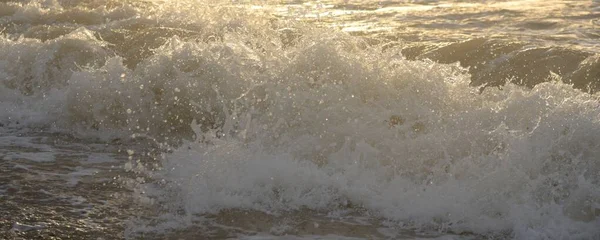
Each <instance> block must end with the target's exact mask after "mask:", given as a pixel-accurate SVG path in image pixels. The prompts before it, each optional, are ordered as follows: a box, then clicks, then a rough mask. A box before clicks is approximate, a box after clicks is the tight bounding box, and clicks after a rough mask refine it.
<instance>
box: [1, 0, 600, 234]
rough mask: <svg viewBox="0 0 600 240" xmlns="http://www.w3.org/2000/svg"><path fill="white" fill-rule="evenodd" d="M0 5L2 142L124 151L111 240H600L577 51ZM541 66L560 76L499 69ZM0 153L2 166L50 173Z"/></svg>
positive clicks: (598, 177)
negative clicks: (118, 234) (43, 141)
mask: <svg viewBox="0 0 600 240" xmlns="http://www.w3.org/2000/svg"><path fill="white" fill-rule="evenodd" d="M265 4H266V3H265ZM393 4H400V2H398V3H396V2H394V3H392V2H390V5H393ZM440 4H442V3H440ZM266 6H269V5H268V4H266ZM289 6H291V7H293V6H295V5H293V4H290V5H289ZM440 6H441V5H440ZM0 7H1V9H3V10H0V17H2V18H1V21H0V24H1V25H0V27H2V28H3V29H4V30H3V34H4V35H3V36H2V37H0V79H1V84H0V109H2V110H3V111H1V113H0V124H2V125H1V127H2V131H3V133H6V134H7V135H10V134H13V135H16V134H15V133H19V134H21V136H25V137H26V136H37V135H35V134H36V132H40V131H41V132H47V133H55V134H58V135H59V136H70V137H72V138H73V139H71V140H69V141H68V142H71V143H70V144H73V146H75V145H76V144H82V145H87V146H92V145H93V144H92V143H89V142H87V141H92V140H91V139H100V140H101V142H103V143H105V144H106V146H118V147H119V148H122V149H126V150H124V151H121V153H120V154H121V155H120V156H121V157H122V158H123V159H124V158H127V160H120V161H121V163H119V164H120V165H121V166H122V167H121V168H122V170H124V171H125V172H122V173H119V174H122V175H119V178H120V179H121V180H122V181H121V182H120V183H118V184H119V185H120V189H121V190H115V191H116V192H119V194H122V195H128V196H130V197H131V198H133V199H134V200H133V201H135V204H137V205H140V207H141V208H146V210H144V211H140V212H138V213H127V214H130V215H132V216H129V217H130V219H129V220H128V221H127V223H126V224H125V223H123V229H124V230H123V232H124V235H123V236H122V237H124V238H145V237H146V238H147V237H149V236H151V235H154V234H162V235H160V236H162V237H166V238H175V237H177V236H179V237H184V238H192V237H194V236H195V237H198V236H203V237H212V238H227V237H237V238H242V239H248V238H250V239H251V238H253V237H254V238H259V239H262V238H276V237H277V236H286V235H293V236H295V237H297V238H298V239H306V238H308V239H312V238H316V239H324V238H326V237H328V236H329V237H331V238H333V239H340V238H342V237H343V236H345V237H347V238H348V239H353V237H356V238H404V237H406V238H414V237H418V236H421V237H440V238H443V237H448V238H464V239H470V238H474V239H476V238H481V237H489V238H494V237H496V238H514V239H565V238H568V239H595V238H598V237H600V230H599V228H598V226H600V186H599V184H600V163H599V162H598V160H597V159H598V156H600V146H599V145H600V101H599V99H598V95H597V94H595V93H593V92H594V91H595V90H594V89H593V86H595V85H594V84H595V82H594V81H597V79H595V78H594V76H595V75H594V71H595V70H593V69H594V66H596V65H597V64H596V62H594V61H595V60H594V59H596V58H597V55H596V53H593V52H591V51H587V50H581V49H577V50H575V49H576V48H575V47H573V48H568V49H567V50H565V51H561V50H560V49H558V48H550V50H548V49H547V48H546V46H539V47H535V48H532V47H530V46H525V45H523V44H522V43H521V42H516V41H515V42H511V41H506V42H500V43H498V42H496V41H497V40H495V39H483V40H481V39H475V40H466V41H461V42H459V43H456V42H455V43H450V44H441V45H435V44H434V43H433V42H423V44H426V45H427V44H428V46H426V47H423V46H417V47H415V44H414V43H407V42H406V40H403V41H393V40H387V41H384V42H375V43H374V42H373V41H372V38H370V37H371V36H372V35H369V36H367V37H361V36H352V35H350V34H347V33H344V32H341V31H335V30H331V29H330V28H327V27H322V26H321V27H315V26H313V25H310V24H307V23H303V22H299V21H293V20H289V19H286V17H281V16H278V15H277V14H275V15H272V14H265V13H260V12H251V9H254V8H252V7H250V6H249V5H245V4H238V5H236V4H218V3H212V2H193V1H189V2H186V1H177V2H174V3H162V2H152V1H146V2H145V1H141V2H110V4H106V3H104V2H103V3H100V2H95V1H86V2H82V3H78V4H76V3H70V2H69V1H31V2H22V3H17V2H8V3H0ZM346 7H348V6H346ZM338 8H339V7H338ZM249 9H250V10H249ZM269 9H270V10H269ZM273 9H275V10H277V9H279V8H277V7H271V8H268V9H267V11H271V10H273ZM378 9H381V7H379V8H378ZM390 9H392V8H388V9H387V10H390ZM432 9H434V10H435V9H437V8H432ZM387 10H386V11H387ZM365 11H367V10H365ZM390 11H391V10H390ZM403 11H404V10H403ZM423 11H429V10H423ZM428 13H430V12H428ZM274 16H278V17H274ZM309 18H310V16H309ZM338 21H340V22H341V21H342V20H338ZM324 22H326V21H325V20H324ZM419 44H422V43H419ZM498 44H500V45H502V44H505V45H502V46H503V47H502V48H494V47H492V46H495V47H497V46H499V45H498ZM432 46H435V47H432ZM421 47H423V48H421ZM417 48H418V49H421V50H423V49H428V50H426V51H416V52H415V51H412V50H414V49H417ZM464 48H467V50H468V51H466V50H465V51H466V52H469V51H471V50H472V51H471V53H469V54H465V55H464V56H457V53H456V52H460V51H461V49H464ZM473 48H474V49H475V50H473ZM411 49H412V50H411ZM448 49H450V50H448ZM482 49H483V50H482ZM499 49H500V50H499ZM531 49H534V50H531ZM540 49H542V50H545V52H543V53H541V52H540V53H531V51H542V50H540ZM447 51H449V52H451V53H448V54H446V52H447ZM485 51H487V52H485ZM494 51H499V52H498V53H494V54H488V53H489V52H494ZM473 52H483V53H481V54H480V55H473V54H472V53H473ZM411 53H413V54H414V56H411V55H410V54H411ZM526 53H529V54H526ZM532 54H533V55H532ZM536 54H539V55H536ZM489 55H494V56H489ZM557 55H558V56H564V57H565V58H566V57H572V58H573V59H578V61H579V62H577V63H576V65H577V66H571V65H569V64H571V63H563V65H560V66H562V67H560V66H558V68H560V69H562V70H563V71H562V72H559V73H554V72H550V70H552V69H550V70H548V69H541V70H539V69H538V70H539V71H538V70H535V71H533V70H531V68H528V66H525V67H521V68H518V64H517V63H519V62H523V61H525V62H526V61H527V59H532V58H536V59H537V58H538V57H539V56H545V57H547V58H545V60H544V59H542V60H543V61H542V60H540V61H541V63H548V62H553V63H556V62H555V60H551V59H555V56H557ZM456 58H459V59H460V63H452V62H454V61H456ZM490 58H492V59H490ZM540 58H541V57H540ZM430 59H431V60H430ZM482 59H483V60H482ZM548 59H550V60H548ZM468 60H471V62H469V61H468ZM538 60H539V59H538ZM596 60H597V59H596ZM487 61H490V62H487ZM536 61H537V60H536ZM484 62H485V63H484ZM469 64H470V65H469ZM472 66H479V68H478V69H480V70H476V69H475V70H474V69H473V68H468V67H472ZM507 66H510V67H507ZM552 66H554V65H552ZM481 69H484V70H481ZM507 69H508V70H507ZM567 70H569V71H567ZM507 72H510V74H508V73H507ZM567 72H568V73H567ZM584 73H587V74H584ZM510 76H512V77H513V80H512V81H506V79H507V78H510ZM498 79H502V84H500V85H501V86H500V87H492V86H497V85H499V84H498V81H499V80H498ZM584 86H589V87H588V88H587V89H586V88H585V87H584ZM580 89H584V90H587V91H588V92H584V91H582V90H580ZM59 138H60V137H59ZM17 139H19V138H17ZM10 141H13V140H10ZM15 141H16V140H15ZM94 141H95V140H94ZM8 142H9V141H8V140H7V143H6V144H3V148H2V152H1V153H2V156H3V159H4V160H3V163H4V162H7V163H8V162H18V161H16V160H18V159H28V158H29V159H33V160H38V161H50V162H52V161H59V160H57V159H60V156H59V154H52V152H53V151H55V150H52V149H54V147H56V146H55V145H56V144H52V143H47V144H48V145H50V146H52V147H53V148H50V150H49V149H45V150H39V151H42V153H39V152H38V153H33V154H25V153H18V152H17V153H15V151H14V150H10V149H9V148H8V147H7V146H13V145H15V143H14V141H13V142H10V143H8ZM141 142H143V143H141ZM20 144H21V146H25V145H28V144H30V143H27V142H23V143H20ZM28 146H29V145H28ZM40 149H43V148H40ZM107 149H110V148H109V147H107ZM36 151H38V150H36ZM36 151H34V152H36ZM73 151H75V150H70V151H66V150H65V152H73ZM77 151H79V150H77ZM83 151H84V152H85V150H83ZM90 151H91V150H90ZM111 151H112V150H111ZM57 156H59V157H57ZM117 158H120V157H115V159H117ZM111 161H112V160H111ZM115 161H116V160H115ZM84 165H85V164H84ZM94 166H95V165H94ZM77 170H82V169H77ZM95 171H100V170H96V169H95ZM79 174H80V175H86V176H87V175H90V174H88V173H86V172H85V171H83V173H82V172H79ZM69 176H79V175H77V174H75V175H73V174H71V175H69ZM70 181H72V182H73V184H74V185H75V186H76V185H77V183H78V181H79V180H77V179H73V178H72V179H71V180H70ZM2 191H3V192H0V194H2V195H6V194H5V193H4V190H2ZM74 191H75V190H74ZM0 210H1V209H0ZM30 225H31V224H30ZM18 226H21V225H18ZM32 226H33V225H32ZM36 226H37V225H36ZM19 229H21V228H19ZM28 231H29V230H28ZM36 231H37V230H36ZM163 235H164V236H163Z"/></svg>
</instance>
